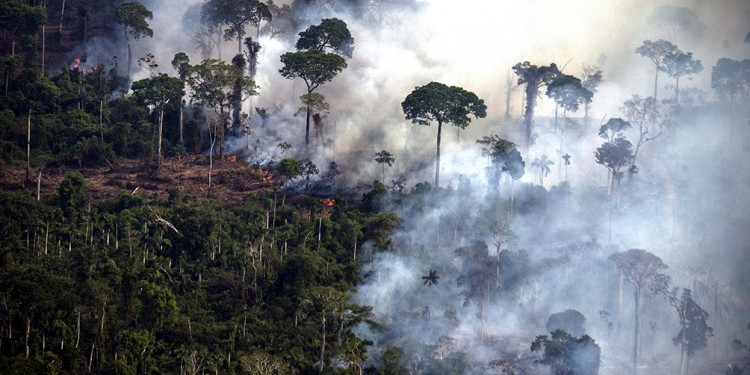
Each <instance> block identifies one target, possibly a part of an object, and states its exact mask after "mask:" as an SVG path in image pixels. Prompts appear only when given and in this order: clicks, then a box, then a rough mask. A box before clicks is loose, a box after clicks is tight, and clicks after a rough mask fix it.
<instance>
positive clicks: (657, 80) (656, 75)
mask: <svg viewBox="0 0 750 375" xmlns="http://www.w3.org/2000/svg"><path fill="white" fill-rule="evenodd" d="M658 84H659V65H658V64H657V65H656V74H654V100H656V88H657V87H658Z"/></svg>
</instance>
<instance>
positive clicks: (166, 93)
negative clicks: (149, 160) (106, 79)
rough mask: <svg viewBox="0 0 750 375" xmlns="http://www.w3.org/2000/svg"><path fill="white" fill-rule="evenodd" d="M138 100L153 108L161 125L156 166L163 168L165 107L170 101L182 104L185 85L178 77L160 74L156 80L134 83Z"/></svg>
mask: <svg viewBox="0 0 750 375" xmlns="http://www.w3.org/2000/svg"><path fill="white" fill-rule="evenodd" d="M131 88H132V90H133V92H134V93H135V96H136V98H138V100H139V101H140V102H142V103H144V104H146V105H148V106H153V107H154V109H155V110H156V113H157V121H158V123H159V130H158V132H157V133H158V134H159V136H158V142H157V146H156V164H157V165H158V166H161V155H162V152H161V144H162V134H163V128H164V106H165V105H167V103H169V102H170V101H179V102H182V97H183V96H184V95H185V89H184V83H183V82H182V81H181V80H180V79H179V78H177V77H170V76H168V75H166V74H159V75H158V76H156V77H154V78H146V79H142V80H140V81H135V82H133V85H132V86H131Z"/></svg>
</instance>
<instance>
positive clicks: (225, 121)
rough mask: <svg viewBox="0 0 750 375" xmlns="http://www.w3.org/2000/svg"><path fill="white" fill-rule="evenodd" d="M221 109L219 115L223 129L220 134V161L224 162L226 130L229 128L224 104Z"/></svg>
mask: <svg viewBox="0 0 750 375" xmlns="http://www.w3.org/2000/svg"><path fill="white" fill-rule="evenodd" d="M220 108H221V109H220V110H219V117H220V122H221V130H220V131H219V134H220V137H221V138H220V141H221V143H219V163H222V164H223V163H224V130H225V129H226V128H227V120H226V116H224V106H223V105H222V106H221V107H220Z"/></svg>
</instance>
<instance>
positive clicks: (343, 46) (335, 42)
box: [295, 18, 354, 58]
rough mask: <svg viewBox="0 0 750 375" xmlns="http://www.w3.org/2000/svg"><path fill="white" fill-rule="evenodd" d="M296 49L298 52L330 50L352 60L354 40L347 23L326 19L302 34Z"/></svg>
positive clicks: (335, 19)
mask: <svg viewBox="0 0 750 375" xmlns="http://www.w3.org/2000/svg"><path fill="white" fill-rule="evenodd" d="M295 47H296V48H297V51H302V50H309V49H314V50H316V51H319V52H324V51H326V50H330V51H331V52H333V53H336V54H338V55H341V56H343V57H347V58H351V57H352V52H353V51H354V38H352V34H351V33H350V32H349V28H348V27H347V26H346V22H344V21H342V20H340V19H338V18H325V19H323V20H322V21H321V22H320V25H311V26H310V27H308V28H307V29H306V30H305V31H302V32H300V33H299V40H297V44H296V45H295Z"/></svg>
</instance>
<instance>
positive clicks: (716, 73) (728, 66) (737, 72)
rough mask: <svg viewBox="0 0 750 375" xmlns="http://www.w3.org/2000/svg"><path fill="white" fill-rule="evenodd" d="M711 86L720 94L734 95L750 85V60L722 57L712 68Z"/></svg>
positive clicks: (742, 91)
mask: <svg viewBox="0 0 750 375" xmlns="http://www.w3.org/2000/svg"><path fill="white" fill-rule="evenodd" d="M711 87H712V88H713V89H715V90H716V91H717V92H718V93H719V94H721V95H726V96H730V97H734V96H735V95H736V94H741V93H744V92H745V91H746V90H747V89H748V87H750V60H747V59H746V60H742V61H737V60H732V59H728V58H721V59H719V60H718V61H716V65H715V66H714V67H713V69H712V70H711Z"/></svg>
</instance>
